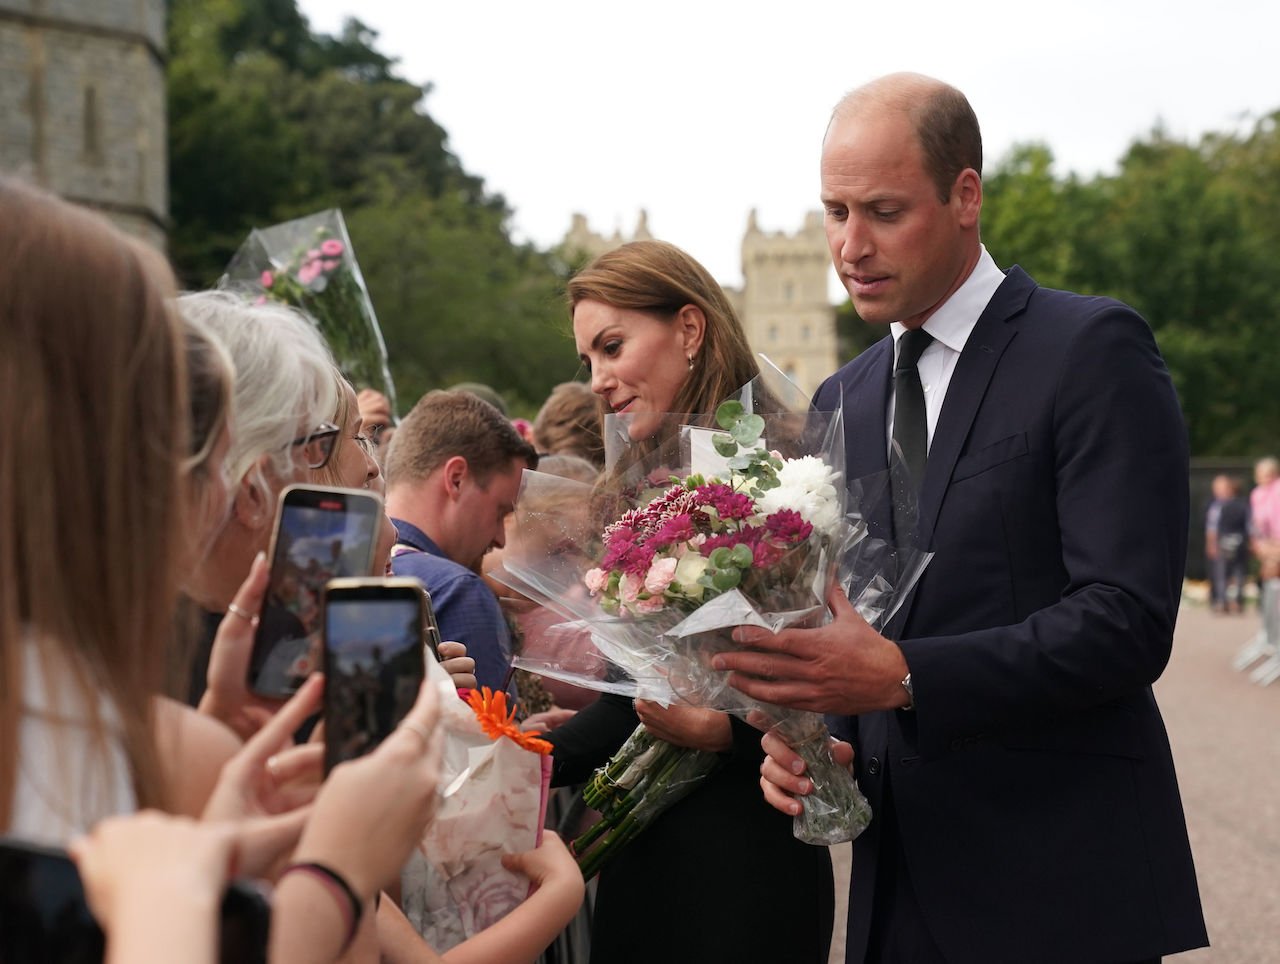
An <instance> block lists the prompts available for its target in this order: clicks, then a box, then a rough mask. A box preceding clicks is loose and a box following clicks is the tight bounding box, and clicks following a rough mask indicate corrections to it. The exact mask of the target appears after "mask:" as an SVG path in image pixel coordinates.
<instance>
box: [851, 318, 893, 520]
mask: <svg viewBox="0 0 1280 964" xmlns="http://www.w3.org/2000/svg"><path fill="white" fill-rule="evenodd" d="M867 353H868V355H869V356H870V357H869V359H868V365H867V368H866V373H865V376H864V377H861V378H858V379H856V380H854V381H852V382H847V383H846V384H845V385H844V386H843V395H842V398H843V402H844V444H845V456H844V457H845V466H846V469H847V471H848V478H847V479H846V480H845V481H846V483H849V482H854V481H856V480H858V479H862V478H865V477H867V476H874V475H878V474H879V475H883V476H884V477H883V479H879V480H877V482H878V483H879V484H878V485H877V484H876V483H871V485H870V486H869V489H870V490H871V492H872V493H876V494H878V497H875V496H874V495H873V497H872V499H871V502H872V505H871V511H870V514H869V515H868V519H867V521H868V522H869V523H870V525H871V531H872V532H873V534H875V535H878V536H881V537H882V538H887V537H888V535H889V532H890V528H891V522H890V517H889V498H888V475H887V471H888V468H889V457H888V442H887V440H886V438H885V420H886V419H887V418H888V411H889V389H890V387H891V386H892V384H893V339H892V338H891V337H888V338H883V339H881V340H880V341H878V342H877V343H876V344H875V345H873V346H871V347H870V348H868V349H867Z"/></svg>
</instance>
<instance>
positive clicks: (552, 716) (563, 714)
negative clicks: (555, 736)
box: [520, 706, 578, 733]
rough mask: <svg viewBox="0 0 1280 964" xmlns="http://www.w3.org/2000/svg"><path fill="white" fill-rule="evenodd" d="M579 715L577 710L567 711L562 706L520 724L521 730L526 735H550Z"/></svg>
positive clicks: (538, 714)
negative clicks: (552, 731) (549, 733)
mask: <svg viewBox="0 0 1280 964" xmlns="http://www.w3.org/2000/svg"><path fill="white" fill-rule="evenodd" d="M577 715H578V711H577V710H566V709H564V708H563V707H560V706H553V707H552V708H551V709H549V710H543V711H542V712H541V713H534V714H532V715H531V716H529V718H528V719H526V720H525V721H524V722H523V723H521V724H520V729H522V730H524V731H525V732H526V733H548V732H550V731H551V730H554V729H555V728H556V727H557V726H564V725H565V724H566V723H568V722H569V721H570V720H571V719H573V718H574V717H575V716H577Z"/></svg>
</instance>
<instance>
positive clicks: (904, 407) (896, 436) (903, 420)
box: [889, 328, 933, 536]
mask: <svg viewBox="0 0 1280 964" xmlns="http://www.w3.org/2000/svg"><path fill="white" fill-rule="evenodd" d="M931 341H933V335H931V334H929V333H928V332H927V331H925V330H924V329H923V328H915V329H908V330H907V331H904V332H903V333H902V337H901V338H900V339H899V340H898V363H897V364H896V365H894V367H893V440H894V442H896V443H897V445H898V448H899V449H900V450H901V451H902V465H901V466H899V467H897V470H895V471H891V473H890V476H889V478H890V483H891V485H892V488H893V507H894V528H895V529H896V530H897V532H898V534H899V535H900V536H904V535H907V532H908V530H911V529H914V528H915V512H914V511H911V512H910V513H905V514H904V512H903V511H902V510H903V509H905V508H908V507H910V508H911V509H912V510H914V508H915V504H916V500H917V497H918V496H919V494H920V484H921V482H922V481H923V479H924V465H925V459H926V458H927V457H928V454H929V425H928V421H927V420H926V418H925V409H924V387H923V386H922V385H921V384H920V370H919V369H918V368H917V367H916V363H917V362H918V361H919V360H920V356H921V355H922V354H924V350H925V349H926V348H928V347H929V343H930V342H931ZM890 468H891V469H893V468H894V467H893V466H892V465H891V466H890ZM908 515H909V518H908V517H907V516H908Z"/></svg>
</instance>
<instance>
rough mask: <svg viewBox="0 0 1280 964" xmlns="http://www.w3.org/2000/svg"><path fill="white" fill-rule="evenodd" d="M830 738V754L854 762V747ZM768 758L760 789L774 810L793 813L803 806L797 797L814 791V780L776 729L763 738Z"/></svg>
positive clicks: (762, 766)
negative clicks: (809, 776) (806, 773)
mask: <svg viewBox="0 0 1280 964" xmlns="http://www.w3.org/2000/svg"><path fill="white" fill-rule="evenodd" d="M829 739H830V740H831V757H832V759H834V760H835V762H836V763H839V764H840V765H841V766H845V767H852V766H853V747H852V746H851V745H850V744H848V743H845V742H844V741H843V740H837V739H835V738H834V737H831V738H829ZM760 745H761V746H762V747H764V752H765V758H764V762H763V763H762V764H760V789H761V790H763V791H764V799H765V801H766V802H767V803H768V804H769V805H770V806H771V807H773V808H774V809H775V810H781V811H782V812H783V813H785V814H786V815H787V816H789V817H794V816H796V815H797V814H798V813H800V811H801V810H802V809H803V808H802V806H801V804H800V801H799V800H797V799H796V797H803V796H805V795H806V794H809V793H812V792H813V781H812V780H810V779H809V778H808V777H807V776H805V775H804V760H802V759H801V758H800V754H798V753H796V751H795V750H793V749H792V748H791V747H790V746H789V745H788V744H787V741H786V740H784V739H783V738H782V737H781V736H779V735H778V734H777V733H776V732H774V731H773V730H770V731H769V732H767V733H765V735H764V737H763V738H762V739H761V740H760Z"/></svg>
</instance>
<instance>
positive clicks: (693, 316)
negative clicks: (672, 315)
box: [676, 305, 707, 358]
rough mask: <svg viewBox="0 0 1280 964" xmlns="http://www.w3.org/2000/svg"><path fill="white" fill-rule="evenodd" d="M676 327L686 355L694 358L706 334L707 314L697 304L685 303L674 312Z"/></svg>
mask: <svg viewBox="0 0 1280 964" xmlns="http://www.w3.org/2000/svg"><path fill="white" fill-rule="evenodd" d="M676 328H677V329H678V331H679V332H680V339H681V345H682V347H683V350H684V353H685V355H686V357H689V358H696V357H697V355H698V352H699V351H700V350H701V349H702V341H703V339H704V338H705V337H706V334H707V316H706V315H704V314H703V313H702V309H701V308H699V307H698V306H697V305H685V306H684V307H683V308H681V309H680V310H679V311H677V312H676Z"/></svg>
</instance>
